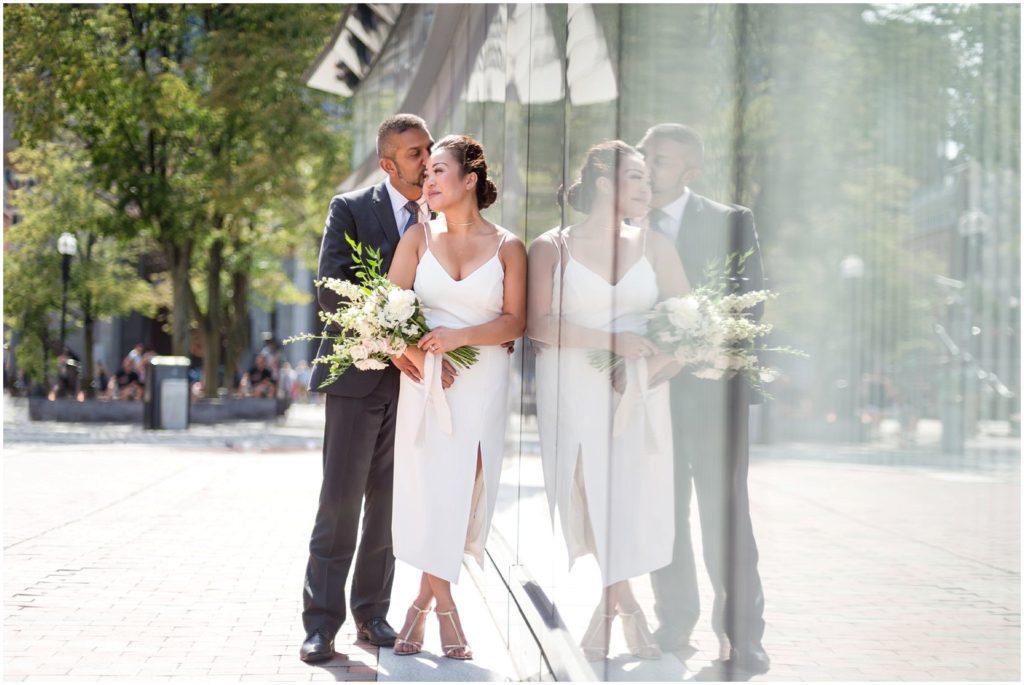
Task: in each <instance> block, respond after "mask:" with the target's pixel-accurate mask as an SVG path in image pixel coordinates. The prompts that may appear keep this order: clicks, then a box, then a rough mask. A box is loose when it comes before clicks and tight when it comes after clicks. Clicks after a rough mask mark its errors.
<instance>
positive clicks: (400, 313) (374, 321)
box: [284, 235, 479, 389]
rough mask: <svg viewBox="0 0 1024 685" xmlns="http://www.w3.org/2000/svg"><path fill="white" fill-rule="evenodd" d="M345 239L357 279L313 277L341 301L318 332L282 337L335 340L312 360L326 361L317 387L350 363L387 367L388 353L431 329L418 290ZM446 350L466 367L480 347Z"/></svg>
mask: <svg viewBox="0 0 1024 685" xmlns="http://www.w3.org/2000/svg"><path fill="white" fill-rule="evenodd" d="M345 240H346V241H348V244H349V246H350V247H351V248H352V261H353V263H354V264H355V275H356V278H358V279H359V283H354V282H352V281H347V280H343V279H340V278H322V279H319V280H317V281H315V282H314V284H315V285H316V286H317V287H323V288H327V289H328V290H331V291H333V292H335V293H337V294H338V295H340V296H341V298H342V302H341V303H340V304H339V305H338V309H337V310H336V311H334V312H324V311H321V312H320V320H321V321H323V323H324V324H325V329H324V331H323V332H322V333H320V334H314V333H302V334H300V335H296V336H293V337H291V338H288V339H287V340H285V341H284V342H285V343H292V342H298V341H301V340H328V341H331V342H332V343H333V347H332V351H331V353H330V354H326V355H323V356H320V357H317V358H316V359H314V360H313V364H327V365H328V367H329V374H328V376H327V379H326V380H325V381H324V382H323V383H321V384H320V388H321V389H322V388H325V387H327V386H329V385H331V384H332V383H334V382H335V381H336V380H338V378H340V377H341V375H342V374H343V373H345V372H346V371H347V370H348V369H349V368H350V367H352V366H355V367H356V368H357V369H359V370H360V371H367V370H371V369H385V368H387V365H388V363H389V362H390V361H391V357H393V356H397V355H400V354H402V353H404V352H405V350H406V348H407V347H408V346H409V345H415V344H416V343H417V342H418V341H419V339H420V338H422V337H423V336H424V335H425V334H426V333H428V332H429V331H430V328H429V327H428V326H427V322H426V319H425V318H424V316H423V307H422V306H421V305H420V302H419V300H418V299H417V297H416V293H414V292H413V291H411V290H405V289H403V288H399V287H398V286H397V285H395V284H394V283H392V282H391V281H389V280H388V278H387V276H386V275H384V274H382V273H381V271H380V265H381V256H380V251H379V250H375V249H374V248H372V247H369V248H366V250H365V251H366V257H365V258H364V257H363V251H364V248H363V246H362V244H361V243H357V242H356V241H354V240H353V239H352V238H351V237H349V236H347V235H346V236H345ZM331 331H335V332H331ZM447 356H448V357H449V358H450V359H451V360H452V362H453V363H454V364H456V365H457V366H461V367H462V368H469V367H470V366H472V365H473V363H474V362H476V360H477V357H478V356H479V351H478V350H477V349H476V348H475V347H469V346H464V347H460V348H458V349H455V350H452V351H451V352H448V353H447Z"/></svg>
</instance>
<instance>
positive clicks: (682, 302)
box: [665, 297, 701, 331]
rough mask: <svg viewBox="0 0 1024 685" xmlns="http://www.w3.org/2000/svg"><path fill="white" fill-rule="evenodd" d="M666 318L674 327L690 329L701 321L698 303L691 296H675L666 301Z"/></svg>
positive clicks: (684, 329)
mask: <svg viewBox="0 0 1024 685" xmlns="http://www.w3.org/2000/svg"><path fill="white" fill-rule="evenodd" d="M665 305H666V309H667V310H668V320H669V322H670V323H671V324H672V325H673V326H675V327H676V328H678V329H680V330H683V331H692V330H694V329H696V328H697V327H698V326H699V325H700V323H701V316H700V304H699V303H698V302H697V300H695V299H694V298H692V297H676V298H673V299H671V300H668V301H667V302H666V303H665Z"/></svg>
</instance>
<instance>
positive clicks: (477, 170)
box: [433, 134, 498, 209]
mask: <svg viewBox="0 0 1024 685" xmlns="http://www.w3.org/2000/svg"><path fill="white" fill-rule="evenodd" d="M438 150H447V151H448V152H450V153H451V155H452V157H454V158H455V161H456V162H457V163H458V164H459V166H460V167H462V175H463V176H465V175H466V174H476V204H477V206H478V207H479V208H480V209H487V208H488V207H490V206H491V205H493V204H494V201H495V200H497V199H498V186H496V185H494V181H492V180H491V179H489V178H487V158H486V157H485V156H484V146H483V145H481V144H480V142H479V141H477V140H474V139H473V138H470V137H469V136H466V135H458V134H457V135H450V136H445V137H444V138H442V139H441V140H439V141H438V142H436V143H434V147H433V151H434V152H437V151H438Z"/></svg>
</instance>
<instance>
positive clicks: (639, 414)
mask: <svg viewBox="0 0 1024 685" xmlns="http://www.w3.org/2000/svg"><path fill="white" fill-rule="evenodd" d="M650 197H651V190H650V184H649V181H648V176H647V170H646V167H645V165H644V160H643V157H642V156H641V155H640V154H639V153H638V152H637V151H636V150H635V149H633V148H632V147H630V146H629V145H627V144H626V143H623V142H622V141H610V142H606V143H601V144H599V145H595V146H594V147H592V148H590V150H588V152H587V156H586V160H585V161H584V163H583V166H582V168H581V169H580V178H579V180H578V181H577V182H576V183H575V184H573V186H572V187H570V189H569V191H568V193H567V200H568V202H569V204H570V205H571V206H572V207H573V208H574V209H576V210H578V211H579V212H581V213H582V214H584V215H586V216H585V218H584V219H583V220H582V221H580V222H579V223H577V224H575V225H573V226H569V227H567V228H565V229H560V228H556V229H552V230H551V231H548V232H547V233H545V234H543V235H542V236H540V237H538V238H537V240H535V241H534V243H533V245H532V246H531V248H530V289H529V290H530V295H529V327H530V330H529V337H530V339H531V341H532V342H533V344H534V346H535V347H536V348H537V349H538V350H539V351H538V353H537V403H538V407H537V410H538V411H537V416H538V421H539V424H540V426H539V427H540V439H541V448H542V454H543V463H544V483H545V487H546V490H547V493H548V501H549V506H550V509H551V513H552V514H554V512H555V510H557V512H558V518H559V521H560V522H561V528H562V532H563V537H564V539H565V540H566V543H567V545H568V552H569V561H570V565H571V564H572V562H573V561H575V559H576V558H578V557H580V556H583V555H586V554H593V555H594V557H595V558H596V560H597V563H598V566H599V567H600V570H601V576H602V579H603V586H604V591H603V593H602V598H601V600H600V602H599V603H598V606H597V608H596V610H595V611H594V614H593V617H592V620H591V623H590V627H589V628H588V630H587V632H586V634H585V635H584V637H583V639H582V641H581V647H582V650H583V652H584V655H585V656H586V657H587V658H588V659H589V660H593V661H596V660H600V659H603V658H605V657H606V656H607V654H608V647H609V639H610V631H611V626H612V622H613V620H614V619H615V618H619V619H620V620H621V622H622V628H623V632H624V635H625V638H626V643H627V646H628V648H629V650H630V652H631V653H632V654H633V655H634V656H637V657H641V658H652V659H653V658H657V657H659V656H660V654H661V651H660V649H659V648H658V645H657V643H655V642H654V640H653V638H652V636H651V633H650V630H649V628H648V626H647V621H646V618H645V617H644V614H643V611H642V610H641V608H640V604H639V602H638V601H637V599H636V596H635V595H634V593H633V589H632V587H631V585H630V579H631V578H636V577H638V576H642V575H644V574H647V573H650V572H651V571H654V570H655V569H658V568H660V567H662V566H665V565H667V564H668V563H669V562H670V561H671V560H672V543H673V532H674V530H673V520H674V517H673V511H674V508H673V494H674V493H673V486H672V482H673V481H672V468H673V465H672V426H671V414H670V408H669V389H668V384H667V383H664V382H663V381H665V380H667V379H668V378H669V377H671V376H672V375H674V374H675V373H678V371H679V367H678V366H677V365H676V364H675V362H674V361H673V360H672V358H671V357H670V356H668V355H666V354H664V353H659V352H658V349H657V348H656V347H655V346H654V344H653V343H652V342H651V341H649V340H648V339H647V338H646V337H645V333H646V317H647V315H648V314H649V313H650V311H651V310H652V308H653V307H654V305H655V303H657V302H658V301H659V300H662V299H665V298H668V297H675V296H678V295H682V294H684V293H685V292H687V291H688V290H689V284H688V283H687V279H686V274H685V273H684V271H683V267H682V264H681V263H680V261H679V256H678V254H677V253H676V251H675V249H674V247H673V246H672V244H671V242H670V241H669V240H668V239H667V238H666V237H664V236H663V235H661V234H659V233H655V232H653V231H650V230H649V229H647V228H643V227H639V226H632V225H629V224H627V223H626V219H636V218H641V217H643V216H644V215H645V214H646V213H647V210H648V203H649V202H650ZM609 352H613V353H615V354H617V355H619V356H620V357H621V358H622V360H623V361H622V363H621V364H619V365H618V366H617V367H615V370H614V372H612V373H609V371H607V370H602V369H601V368H598V367H599V366H600V364H599V363H595V356H596V358H601V357H604V358H607V357H608V353H609Z"/></svg>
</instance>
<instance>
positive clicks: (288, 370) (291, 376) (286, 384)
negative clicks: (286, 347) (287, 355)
mask: <svg viewBox="0 0 1024 685" xmlns="http://www.w3.org/2000/svg"><path fill="white" fill-rule="evenodd" d="M295 378H296V373H295V369H293V368H292V365H291V362H284V363H282V364H281V371H280V372H279V373H278V377H277V380H278V382H279V383H280V384H281V389H282V390H283V391H284V396H285V397H287V398H288V399H290V400H293V401H294V400H295V399H296V398H297V397H298V393H297V392H296V389H295Z"/></svg>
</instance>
